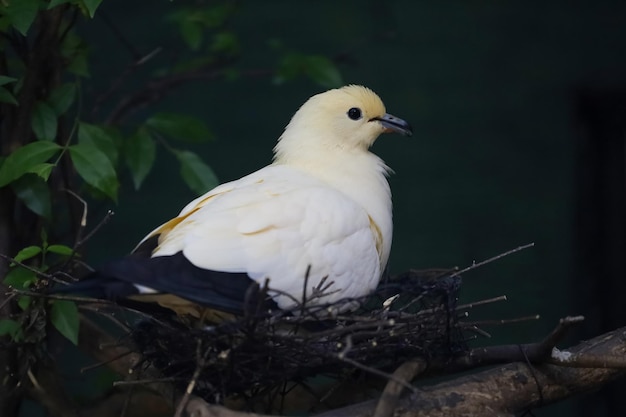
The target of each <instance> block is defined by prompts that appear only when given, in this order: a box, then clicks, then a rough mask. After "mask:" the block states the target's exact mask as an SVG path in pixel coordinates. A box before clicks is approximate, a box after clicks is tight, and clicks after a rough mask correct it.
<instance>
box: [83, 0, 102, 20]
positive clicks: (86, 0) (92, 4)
mask: <svg viewBox="0 0 626 417" xmlns="http://www.w3.org/2000/svg"><path fill="white" fill-rule="evenodd" d="M81 3H82V4H83V5H84V6H85V8H87V11H88V12H89V17H91V18H92V19H93V17H94V16H95V14H96V9H97V8H98V6H100V3H102V0H81Z"/></svg>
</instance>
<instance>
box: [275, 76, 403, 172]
mask: <svg viewBox="0 0 626 417" xmlns="http://www.w3.org/2000/svg"><path fill="white" fill-rule="evenodd" d="M385 132H397V133H400V134H403V135H407V136H410V135H411V134H412V130H411V126H410V125H409V124H408V123H407V122H405V121H404V120H402V119H400V118H398V117H395V116H392V115H390V114H388V113H387V112H386V110H385V105H384V104H383V102H382V100H381V99H380V97H378V95H376V93H374V92H373V91H372V90H370V89H369V88H366V87H362V86H359V85H348V86H345V87H342V88H338V89H333V90H329V91H326V92H324V93H320V94H317V95H315V96H313V97H311V98H310V99H309V100H307V102H306V103H304V104H303V105H302V107H300V109H299V110H298V111H297V112H296V114H294V116H293V118H292V119H291V121H290V122H289V124H288V125H287V127H286V128H285V132H284V133H283V135H282V136H281V137H280V140H279V143H278V145H277V146H276V148H275V152H276V158H275V159H276V160H277V161H278V160H283V159H291V157H293V156H294V155H293V153H294V152H297V153H302V152H310V151H314V150H320V151H325V152H328V151H341V150H348V151H353V150H363V151H367V150H368V149H369V147H370V146H372V144H373V143H374V141H375V140H376V138H378V136H380V134H381V133H385Z"/></svg>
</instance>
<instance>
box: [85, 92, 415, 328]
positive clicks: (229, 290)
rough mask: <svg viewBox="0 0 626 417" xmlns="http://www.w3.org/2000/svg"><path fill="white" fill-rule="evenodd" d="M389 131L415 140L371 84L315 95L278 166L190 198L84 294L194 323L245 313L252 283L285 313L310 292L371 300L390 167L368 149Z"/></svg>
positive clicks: (282, 147)
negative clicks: (204, 312)
mask: <svg viewBox="0 0 626 417" xmlns="http://www.w3.org/2000/svg"><path fill="white" fill-rule="evenodd" d="M392 131H393V132H398V133H401V134H404V135H411V134H412V131H411V127H410V126H409V124H408V123H407V122H405V121H404V120H401V119H399V118H396V117H394V116H391V115H389V114H387V113H386V111H385V106H384V104H383V102H382V101H381V99H380V98H379V97H378V96H377V95H376V94H375V93H374V92H373V91H371V90H369V89H368V88H365V87H362V86H357V85H349V86H346V87H343V88H339V89H333V90H330V91H326V92H324V93H321V94H317V95H315V96H313V97H311V98H310V99H309V100H308V101H307V102H306V103H305V104H304V105H303V106H302V107H301V108H300V109H299V110H298V111H297V112H296V113H295V115H294V116H293V118H292V119H291V121H290V122H289V124H288V125H287V127H286V128H285V131H284V133H283V134H282V135H281V137H280V138H279V140H278V143H277V145H276V147H275V148H274V161H273V163H272V164H270V165H268V166H266V167H264V168H262V169H260V170H258V171H256V172H253V173H252V174H249V175H247V176H245V177H243V178H241V179H239V180H236V181H232V182H229V183H225V184H222V185H220V186H218V187H216V188H214V189H213V190H211V191H209V192H208V193H206V194H204V195H203V196H200V197H198V198H197V199H195V200H193V201H192V202H190V203H189V204H187V206H186V207H185V208H183V210H182V211H181V212H180V214H179V215H178V216H177V217H175V218H173V219H172V220H170V221H168V222H166V223H165V224H163V225H161V226H159V227H157V228H156V229H155V230H154V231H152V232H151V233H150V234H148V236H146V237H145V238H144V239H143V240H142V242H141V243H140V244H139V245H138V247H137V248H136V249H135V251H134V254H132V255H130V256H129V257H127V258H125V259H122V260H118V261H114V262H112V263H110V264H108V265H105V266H104V267H103V268H101V269H99V270H98V271H97V272H96V273H95V274H93V275H92V276H91V277H90V279H87V280H85V281H83V283H84V285H81V284H78V285H77V288H79V287H82V290H83V292H84V290H85V288H89V289H90V291H87V292H90V293H91V294H92V295H96V296H106V297H109V298H120V297H130V298H133V299H135V300H141V301H156V302H158V303H159V304H161V305H162V306H165V307H168V308H171V309H173V310H175V311H177V313H179V314H184V313H187V314H191V315H194V316H199V315H200V309H201V308H202V307H200V306H204V307H211V308H216V309H219V310H222V311H227V312H230V313H241V312H242V311H243V308H244V303H245V302H246V292H247V290H248V288H249V287H250V284H253V283H258V284H259V285H260V286H261V287H262V286H263V285H264V283H265V281H266V280H268V281H267V283H268V288H269V292H268V294H269V295H270V296H271V297H272V299H273V301H274V302H275V303H276V304H277V306H278V307H279V308H280V309H292V308H295V307H297V306H298V304H299V303H301V302H303V296H305V297H306V298H305V302H306V303H307V305H328V304H335V303H338V302H339V301H341V300H350V299H356V298H359V297H363V296H365V295H367V294H369V293H370V292H372V291H373V290H374V289H375V288H376V286H377V285H378V282H379V280H380V278H381V275H382V273H383V271H384V269H385V266H386V264H387V260H388V258H389V252H390V249H391V239H392V215H391V192H390V189H389V184H388V182H387V179H386V176H387V174H388V173H389V172H390V169H389V168H388V167H387V166H386V165H385V163H384V162H383V161H382V160H381V159H380V158H379V157H377V156H376V155H374V154H373V153H371V152H370V151H369V148H370V146H371V145H372V144H373V143H374V141H375V140H376V138H377V137H378V136H379V135H380V134H381V133H383V132H392ZM307 271H308V273H307ZM305 284H306V292H305V291H304V287H305ZM320 284H322V285H321V286H324V287H327V288H326V289H325V290H324V291H323V292H322V293H321V294H320V293H319V291H317V292H316V290H315V289H316V287H319V286H320ZM257 288H258V287H257ZM313 294H315V295H313ZM353 305H354V303H346V304H345V305H344V306H343V307H342V306H341V304H340V305H339V307H338V309H339V310H346V309H349V308H352V307H353Z"/></svg>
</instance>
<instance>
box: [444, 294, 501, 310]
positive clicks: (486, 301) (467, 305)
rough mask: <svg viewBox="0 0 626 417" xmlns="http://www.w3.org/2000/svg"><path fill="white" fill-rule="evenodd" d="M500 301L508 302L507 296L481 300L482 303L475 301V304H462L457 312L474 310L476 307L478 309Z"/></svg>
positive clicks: (457, 308)
mask: <svg viewBox="0 0 626 417" xmlns="http://www.w3.org/2000/svg"><path fill="white" fill-rule="evenodd" d="M498 301H507V298H506V295H500V296H498V297H493V298H487V299H486V300H480V301H475V302H473V303H468V304H461V305H460V306H457V307H456V310H457V311H458V310H467V309H470V308H474V307H478V306H482V305H485V304H491V303H495V302H498Z"/></svg>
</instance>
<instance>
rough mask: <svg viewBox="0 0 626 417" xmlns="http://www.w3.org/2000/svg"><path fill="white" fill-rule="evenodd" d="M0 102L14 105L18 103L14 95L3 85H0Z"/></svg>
mask: <svg viewBox="0 0 626 417" xmlns="http://www.w3.org/2000/svg"><path fill="white" fill-rule="evenodd" d="M0 102H2V103H9V104H14V105H16V106H17V105H18V104H19V103H18V102H17V99H16V98H15V96H14V95H13V94H11V92H10V91H9V90H7V89H6V88H4V87H0Z"/></svg>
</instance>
